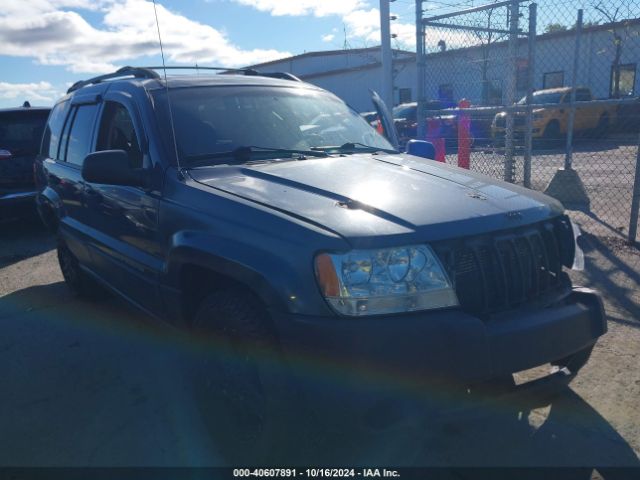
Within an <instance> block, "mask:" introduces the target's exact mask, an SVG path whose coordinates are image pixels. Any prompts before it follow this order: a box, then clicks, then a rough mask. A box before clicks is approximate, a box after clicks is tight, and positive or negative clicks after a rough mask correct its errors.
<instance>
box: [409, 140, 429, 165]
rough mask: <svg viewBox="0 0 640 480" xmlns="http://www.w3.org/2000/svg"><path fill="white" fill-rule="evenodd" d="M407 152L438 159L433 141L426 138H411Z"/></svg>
mask: <svg viewBox="0 0 640 480" xmlns="http://www.w3.org/2000/svg"><path fill="white" fill-rule="evenodd" d="M405 152H406V153H408V154H409V155H415V156H416V157H422V158H427V159H429V160H435V159H436V149H435V147H434V146H433V143H431V142H427V141H425V140H409V141H408V142H407V149H406V151H405Z"/></svg>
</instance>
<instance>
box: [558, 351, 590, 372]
mask: <svg viewBox="0 0 640 480" xmlns="http://www.w3.org/2000/svg"><path fill="white" fill-rule="evenodd" d="M593 347H594V345H591V346H589V347H587V348H584V349H582V350H580V351H579V352H576V353H574V354H573V355H569V356H568V357H565V358H561V359H560V360H557V361H555V362H553V363H552V365H554V366H556V367H560V368H567V369H568V370H569V372H570V373H571V376H572V377H574V376H575V375H577V373H578V372H579V371H580V370H582V367H584V366H585V365H586V364H587V362H588V361H589V358H591V353H592V352H593Z"/></svg>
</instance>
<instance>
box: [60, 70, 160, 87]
mask: <svg viewBox="0 0 640 480" xmlns="http://www.w3.org/2000/svg"><path fill="white" fill-rule="evenodd" d="M120 77H135V78H155V79H159V78H160V75H158V73H157V72H154V71H153V70H151V69H150V68H142V67H122V68H119V69H118V70H116V71H115V72H113V73H107V74H106V75H99V76H97V77H93V78H90V79H88V80H80V81H78V82H76V83H74V84H73V85H71V86H70V87H69V89H68V90H67V93H71V92H74V91H75V90H78V89H80V88H82V87H86V86H87V85H94V84H96V83H100V82H102V81H104V80H110V79H112V78H120Z"/></svg>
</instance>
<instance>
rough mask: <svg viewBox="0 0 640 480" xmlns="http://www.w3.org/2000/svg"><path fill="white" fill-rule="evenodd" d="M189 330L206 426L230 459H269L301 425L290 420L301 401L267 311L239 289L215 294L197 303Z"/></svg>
mask: <svg viewBox="0 0 640 480" xmlns="http://www.w3.org/2000/svg"><path fill="white" fill-rule="evenodd" d="M193 330H194V335H195V336H196V337H197V341H198V344H200V345H202V346H203V347H204V352H203V355H202V356H201V357H199V359H198V365H197V366H196V367H195V376H193V378H192V381H193V388H194V396H195V400H196V403H197V405H198V408H199V410H200V414H201V416H202V419H203V421H204V423H205V427H206V428H207V430H208V431H209V432H210V433H211V434H212V435H215V436H219V437H220V439H221V442H219V444H220V445H221V448H223V449H224V450H225V451H224V452H222V453H223V455H225V457H227V460H229V461H231V462H232V463H233V462H235V463H237V462H240V461H246V460H247V459H254V460H266V459H269V458H273V456H274V455H276V453H277V451H278V450H283V447H282V445H283V443H284V442H285V441H286V440H289V439H291V438H293V436H292V435H291V434H290V432H291V430H293V432H294V433H295V429H294V428H292V429H291V430H290V429H289V428H288V424H291V423H294V424H295V423H298V425H299V424H300V423H299V422H296V421H295V420H293V419H294V418H296V412H297V411H299V410H300V407H301V404H302V403H303V402H302V401H301V399H300V397H299V395H297V393H296V389H295V385H294V382H293V381H292V380H291V378H290V376H289V375H288V369H287V367H286V365H285V362H284V360H283V359H282V356H281V354H280V349H279V346H278V342H277V338H276V335H275V333H274V330H273V328H272V327H271V322H270V318H269V315H268V313H267V311H266V309H265V308H264V307H263V306H262V305H261V304H260V302H259V300H258V299H256V298H255V297H254V296H253V295H251V294H249V293H246V292H243V291H241V290H224V291H219V292H215V293H212V294H210V295H208V296H207V297H205V298H204V300H203V301H202V302H201V304H200V307H199V309H198V311H197V313H196V315H195V318H194V321H193ZM292 420H293V421H292ZM298 420H300V419H299V418H298ZM287 444H288V442H287ZM274 449H276V450H274Z"/></svg>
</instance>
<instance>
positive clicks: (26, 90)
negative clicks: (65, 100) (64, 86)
mask: <svg viewBox="0 0 640 480" xmlns="http://www.w3.org/2000/svg"><path fill="white" fill-rule="evenodd" d="M60 95H61V93H60V92H58V91H57V90H56V89H55V88H54V87H53V86H52V85H51V84H50V83H49V82H37V83H8V82H0V100H14V99H15V100H16V107H17V106H18V105H19V104H22V102H23V101H25V100H28V101H29V102H31V103H33V102H34V101H35V102H46V103H53V101H54V100H55V99H56V98H58V97H59V96H60Z"/></svg>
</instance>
